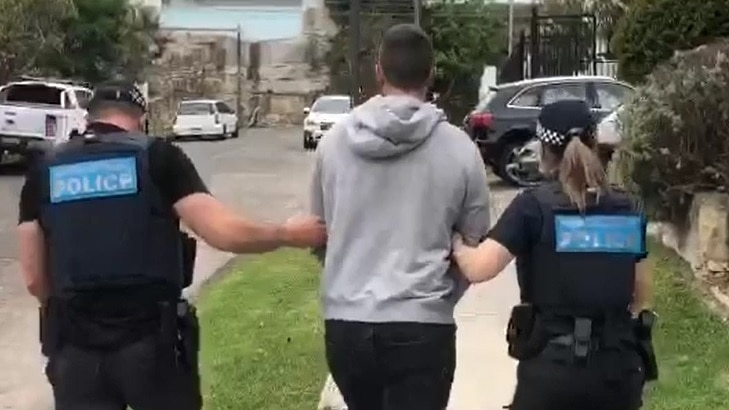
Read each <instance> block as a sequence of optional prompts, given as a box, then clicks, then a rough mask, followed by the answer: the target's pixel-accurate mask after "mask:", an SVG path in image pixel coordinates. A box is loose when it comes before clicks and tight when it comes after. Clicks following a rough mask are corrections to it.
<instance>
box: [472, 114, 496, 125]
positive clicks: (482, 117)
mask: <svg viewBox="0 0 729 410" xmlns="http://www.w3.org/2000/svg"><path fill="white" fill-rule="evenodd" d="M469 122H470V125H471V127H478V128H490V127H491V125H492V124H493V123H494V116H493V115H492V114H491V113H489V112H479V113H474V114H471V118H470V119H469Z"/></svg>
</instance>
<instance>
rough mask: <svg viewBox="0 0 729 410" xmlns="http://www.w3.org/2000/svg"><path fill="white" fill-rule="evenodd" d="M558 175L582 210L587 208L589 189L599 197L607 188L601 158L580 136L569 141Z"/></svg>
mask: <svg viewBox="0 0 729 410" xmlns="http://www.w3.org/2000/svg"><path fill="white" fill-rule="evenodd" d="M558 175H559V182H560V183H561V184H562V190H563V191H564V193H565V194H567V196H568V197H569V198H570V201H571V202H572V203H573V204H574V205H575V206H577V208H578V209H579V210H580V212H584V211H585V209H586V208H587V193H588V191H595V193H596V194H597V197H598V199H599V198H600V195H601V194H603V193H604V192H605V191H606V190H607V176H606V174H605V169H604V168H603V166H602V162H600V158H598V156H597V154H596V153H595V151H594V150H593V149H591V148H590V147H589V146H587V145H586V144H585V143H583V142H582V141H581V140H580V138H578V137H574V138H572V139H571V140H570V142H569V143H567V146H566V147H565V150H564V154H563V156H562V161H560V164H559V172H558Z"/></svg>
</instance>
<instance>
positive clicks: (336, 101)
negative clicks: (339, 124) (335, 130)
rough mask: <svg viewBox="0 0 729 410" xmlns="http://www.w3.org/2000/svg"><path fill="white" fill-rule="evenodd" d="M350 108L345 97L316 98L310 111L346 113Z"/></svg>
mask: <svg viewBox="0 0 729 410" xmlns="http://www.w3.org/2000/svg"><path fill="white" fill-rule="evenodd" d="M351 109H352V108H351V106H350V104H349V99H347V98H321V99H318V100H316V102H315V103H314V106H313V107H311V111H312V112H321V113H324V114H346V113H348V112H349V111H351Z"/></svg>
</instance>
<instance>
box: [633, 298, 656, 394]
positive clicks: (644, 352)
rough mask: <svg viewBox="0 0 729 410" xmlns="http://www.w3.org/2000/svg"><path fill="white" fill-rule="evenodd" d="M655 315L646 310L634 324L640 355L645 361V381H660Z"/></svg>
mask: <svg viewBox="0 0 729 410" xmlns="http://www.w3.org/2000/svg"><path fill="white" fill-rule="evenodd" d="M653 324H654V323H653V313H651V312H649V311H647V310H644V311H642V312H640V314H639V315H638V318H637V319H635V322H634V331H635V337H636V339H637V340H638V346H637V347H638V354H639V355H640V358H641V360H642V361H643V368H644V371H645V380H646V381H653V380H658V361H657V360H656V353H655V350H654V349H653Z"/></svg>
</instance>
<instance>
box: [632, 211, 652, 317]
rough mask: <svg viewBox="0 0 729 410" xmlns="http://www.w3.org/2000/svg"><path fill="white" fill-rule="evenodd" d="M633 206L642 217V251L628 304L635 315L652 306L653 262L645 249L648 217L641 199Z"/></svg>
mask: <svg viewBox="0 0 729 410" xmlns="http://www.w3.org/2000/svg"><path fill="white" fill-rule="evenodd" d="M634 207H635V211H636V212H638V213H640V214H641V215H642V218H643V238H642V240H643V253H641V254H639V255H638V257H637V260H636V264H635V285H634V289H633V302H632V303H631V305H630V310H631V312H633V314H634V315H637V314H638V313H640V312H641V311H643V310H647V309H648V310H649V309H652V308H653V263H652V261H651V260H650V259H648V252H647V249H646V236H647V225H648V219H647V217H646V216H645V210H644V205H643V201H641V200H640V199H635V200H634Z"/></svg>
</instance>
